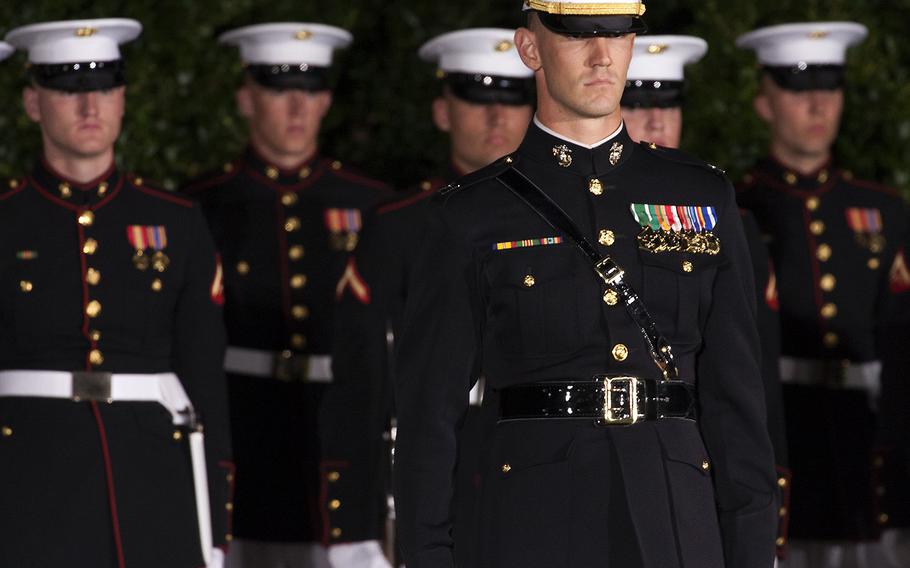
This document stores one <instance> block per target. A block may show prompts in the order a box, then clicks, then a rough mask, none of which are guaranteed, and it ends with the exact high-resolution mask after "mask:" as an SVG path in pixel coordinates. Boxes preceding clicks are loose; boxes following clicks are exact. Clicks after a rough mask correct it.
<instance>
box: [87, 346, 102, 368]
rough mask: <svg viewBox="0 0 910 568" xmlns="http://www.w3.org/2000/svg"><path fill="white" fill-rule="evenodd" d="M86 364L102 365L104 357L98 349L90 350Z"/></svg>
mask: <svg viewBox="0 0 910 568" xmlns="http://www.w3.org/2000/svg"><path fill="white" fill-rule="evenodd" d="M88 362H89V363H91V364H92V365H101V364H102V363H104V355H103V354H102V353H101V351H99V350H98V349H92V350H91V351H89V352H88Z"/></svg>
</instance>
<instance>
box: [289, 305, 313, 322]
mask: <svg viewBox="0 0 910 568" xmlns="http://www.w3.org/2000/svg"><path fill="white" fill-rule="evenodd" d="M291 315H292V316H294V319H295V320H297V321H301V320H305V319H307V318H308V317H310V309H309V308H308V307H306V306H294V307H293V308H291Z"/></svg>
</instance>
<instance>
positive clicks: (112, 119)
mask: <svg viewBox="0 0 910 568" xmlns="http://www.w3.org/2000/svg"><path fill="white" fill-rule="evenodd" d="M125 93H126V88H125V87H117V88H114V89H110V90H107V91H89V92H85V93H66V92H63V91H54V90H51V89H45V88H43V87H39V86H30V87H26V88H25V90H24V91H23V93H22V99H23V103H24V105H25V112H26V114H27V115H28V116H29V118H31V119H32V120H33V121H34V122H37V123H38V124H40V125H41V133H42V136H43V138H44V141H45V145H46V146H47V145H51V146H53V147H55V148H56V149H57V150H58V151H60V152H62V153H63V154H66V155H69V156H73V157H94V156H98V155H100V154H104V153H105V152H109V151H110V150H111V149H112V148H113V146H114V143H115V142H116V141H117V137H118V136H120V126H121V124H122V122H123V113H124V108H125Z"/></svg>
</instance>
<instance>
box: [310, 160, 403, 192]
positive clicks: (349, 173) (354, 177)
mask: <svg viewBox="0 0 910 568" xmlns="http://www.w3.org/2000/svg"><path fill="white" fill-rule="evenodd" d="M325 163H326V164H327V165H328V169H329V170H331V171H332V173H334V174H335V175H337V176H338V177H342V178H344V179H346V180H349V181H353V182H356V183H360V184H362V185H366V186H369V187H373V188H376V189H386V190H388V189H391V188H390V187H389V185H388V184H386V183H383V182H381V181H379V180H375V179H372V178H370V177H367V176H365V175H363V174H362V173H360V172H359V171H357V170H355V169H353V168H350V167H348V166H346V165H344V164H343V163H341V161H340V160H333V159H331V158H329V159H326V160H325Z"/></svg>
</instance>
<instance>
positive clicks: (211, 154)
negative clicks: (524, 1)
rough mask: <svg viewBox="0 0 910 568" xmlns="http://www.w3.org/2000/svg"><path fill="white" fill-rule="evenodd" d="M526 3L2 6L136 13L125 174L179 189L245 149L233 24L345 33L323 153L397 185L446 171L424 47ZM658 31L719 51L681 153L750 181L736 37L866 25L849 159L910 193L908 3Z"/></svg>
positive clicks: (705, 12) (503, 20)
mask: <svg viewBox="0 0 910 568" xmlns="http://www.w3.org/2000/svg"><path fill="white" fill-rule="evenodd" d="M519 4H520V0H488V1H487V2H474V3H468V2H461V1H448V2H443V1H441V0H432V1H430V0H384V1H380V0H336V1H334V2H325V1H321V2H319V1H312V2H301V1H300V0H269V1H264V0H220V1H219V0H130V1H126V0H121V1H116V0H36V1H31V2H20V1H15V0H14V1H9V2H3V3H2V4H0V32H2V33H5V32H6V31H8V30H9V29H11V28H12V27H15V26H18V25H22V24H26V23H32V22H38V21H47V20H55V19H66V18H77V17H109V16H124V17H132V18H136V19H138V20H140V21H141V22H142V23H143V24H144V26H145V32H144V34H143V35H142V37H141V38H140V39H139V40H138V41H136V42H134V43H133V44H131V45H129V46H128V47H126V48H125V53H126V55H127V58H128V64H129V77H130V86H129V90H128V116H127V121H126V123H125V131H124V134H123V137H122V139H121V141H120V146H119V155H120V157H121V160H122V161H123V162H124V165H125V166H126V167H128V168H130V169H133V170H137V171H141V172H142V173H143V174H144V175H146V176H147V177H152V178H156V179H159V180H161V181H162V182H164V183H165V184H166V185H167V186H168V187H176V185H177V184H179V183H180V182H181V181H182V180H184V179H186V178H187V177H191V176H193V175H196V174H197V173H199V172H200V171H202V170H205V169H208V168H211V167H215V166H217V165H218V164H220V163H221V162H223V161H225V160H227V159H229V158H230V157H232V156H233V155H234V154H236V153H237V152H238V151H239V150H240V149H241V148H242V147H243V145H244V138H245V125H244V123H243V121H242V120H241V119H240V118H239V117H238V116H237V114H236V112H235V110H234V103H233V91H234V89H235V87H236V86H237V84H238V81H239V78H240V74H241V69H240V66H239V62H238V60H237V56H236V53H235V52H234V51H233V50H231V49H228V48H223V47H219V46H217V45H216V43H215V38H216V37H217V35H218V34H219V33H220V32H221V31H224V30H226V29H230V28H232V27H236V26H239V25H245V24H250V23H259V22H265V21H320V22H325V23H329V24H334V25H338V26H342V27H345V28H347V29H349V30H351V31H352V32H353V34H354V36H355V44H354V45H353V46H352V48H351V49H349V50H347V51H345V52H343V53H342V54H341V56H340V59H339V63H340V66H341V68H342V69H343V72H342V73H339V76H338V78H337V88H336V92H335V105H334V108H333V110H332V112H331V113H330V115H329V117H328V118H327V121H326V123H325V125H324V130H323V138H322V144H323V147H324V150H325V152H326V153H328V154H331V155H333V156H337V157H339V158H340V159H343V160H345V161H346V162H349V163H352V164H356V165H357V166H358V167H360V168H361V169H363V170H365V171H367V172H369V173H370V174H372V175H374V176H375V177H378V178H381V179H385V180H387V181H390V182H393V183H395V184H397V185H399V186H403V185H407V184H409V183H413V182H414V181H415V180H417V179H419V178H420V177H422V176H424V175H428V174H430V173H432V172H433V171H435V170H438V169H439V168H441V167H442V166H443V165H444V164H445V163H446V161H447V156H446V140H445V138H444V137H443V136H442V135H440V134H439V133H437V132H436V131H435V129H434V128H433V126H432V123H431V121H430V111H429V104H430V100H431V99H432V97H433V95H434V94H435V93H436V90H437V86H436V85H435V84H434V78H433V71H434V69H432V68H431V66H429V65H426V64H423V63H421V62H419V60H418V59H417V57H416V50H417V48H418V47H419V46H420V44H421V43H423V42H424V41H425V40H426V39H428V38H430V37H432V36H434V35H436V34H439V33H443V32H445V31H450V30H453V29H458V28H462V27H469V26H509V27H514V26H516V25H520V24H521V22H522V21H523V18H522V16H521V14H520V12H519ZM647 4H648V14H647V20H648V22H649V25H650V27H651V29H652V31H654V32H655V33H688V34H695V35H699V36H701V37H704V38H705V39H707V40H708V42H709V44H710V50H709V52H708V55H707V56H706V58H705V59H704V60H703V62H702V63H700V64H698V65H696V66H693V67H691V68H690V70H689V78H690V85H689V91H688V99H687V103H686V112H685V121H686V127H685V135H684V140H683V144H684V146H685V147H686V148H688V149H689V150H691V151H693V152H695V153H697V154H699V155H701V156H703V157H704V158H705V159H708V160H711V161H713V162H715V163H717V164H719V165H721V166H722V167H724V168H726V169H727V170H728V171H729V172H730V173H731V175H732V176H738V175H739V174H740V173H741V172H742V171H743V170H744V169H745V168H746V167H748V165H749V164H750V163H751V162H752V161H753V160H754V159H755V158H756V157H757V156H759V155H760V154H761V153H762V152H763V151H764V149H765V147H766V145H767V137H766V133H765V128H764V127H763V125H762V124H761V123H760V122H759V121H758V119H757V118H756V117H755V116H754V113H753V112H752V109H751V99H752V97H753V95H754V92H755V87H756V72H755V63H754V57H753V56H752V54H750V53H747V52H743V51H741V50H738V49H736V48H735V47H734V45H733V41H734V39H735V38H736V37H737V36H738V35H739V34H741V33H744V32H746V31H748V30H750V29H752V28H754V27H756V26H758V25H764V24H771V23H781V22H786V21H800V20H807V19H849V20H856V21H860V22H862V23H864V24H866V25H867V26H868V27H869V28H870V30H871V35H870V38H869V39H868V40H867V41H866V42H865V43H864V44H862V45H861V46H860V47H858V48H855V49H853V50H851V53H850V64H849V72H848V77H849V86H848V91H847V109H846V113H845V117H844V126H843V129H842V136H841V138H840V141H839V143H838V147H837V153H838V155H839V157H840V159H841V162H842V163H844V164H846V165H849V166H850V167H851V168H852V169H854V170H855V171H856V172H857V174H858V175H861V176H866V177H870V178H876V179H881V180H884V181H887V182H890V183H892V184H894V185H896V186H899V187H902V188H905V189H910V150H908V148H910V144H908V142H910V50H907V49H901V43H902V41H903V40H901V39H900V38H901V37H904V34H905V33H906V26H907V24H908V22H910V0H828V1H822V0H804V1H802V2H793V1H792V0H763V1H762V2H754V1H751V0H750V1H746V0H675V1H665V0H651V1H650V2H647ZM23 61H24V59H23V56H22V55H17V56H15V57H14V58H11V59H10V60H8V61H7V62H5V63H4V64H0V109H2V110H0V130H2V132H4V133H6V135H5V136H0V174H2V175H11V174H17V173H21V172H23V171H24V170H25V169H27V168H28V167H29V165H30V163H31V158H30V156H33V155H34V152H35V151H36V149H37V148H38V146H39V137H38V134H37V129H36V128H35V127H34V126H33V125H31V124H30V123H29V121H28V119H27V118H26V117H25V115H24V113H23V111H22V105H21V102H20V90H21V86H22V84H23V78H24V72H23Z"/></svg>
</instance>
